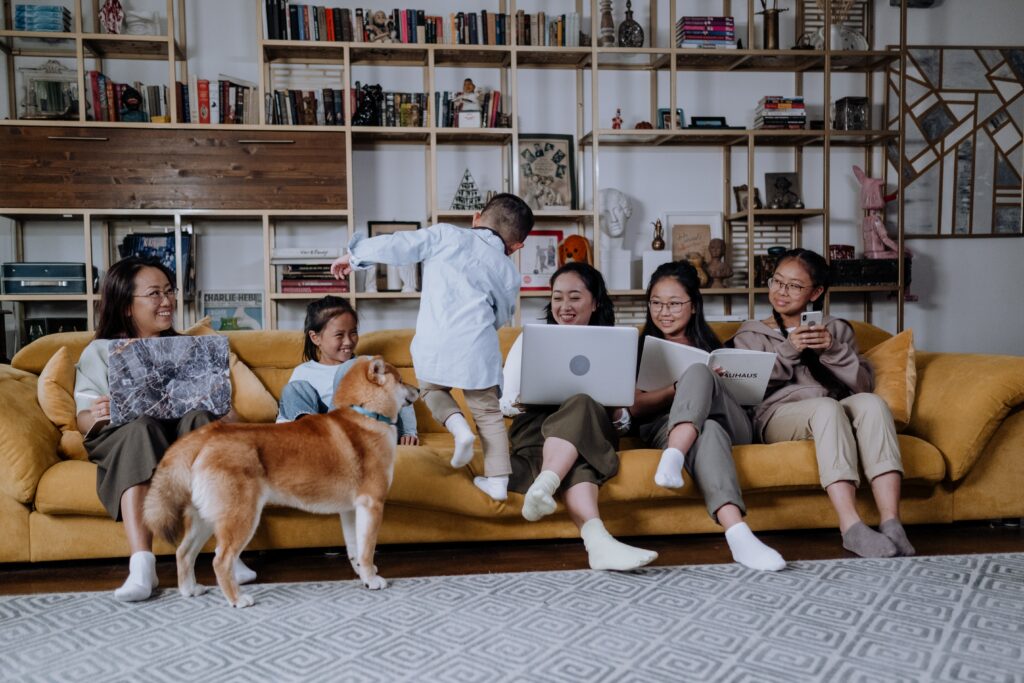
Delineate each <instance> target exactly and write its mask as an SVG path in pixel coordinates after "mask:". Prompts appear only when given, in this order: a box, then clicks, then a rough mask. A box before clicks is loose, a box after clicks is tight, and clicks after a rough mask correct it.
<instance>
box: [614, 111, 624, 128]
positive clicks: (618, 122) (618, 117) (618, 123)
mask: <svg viewBox="0 0 1024 683" xmlns="http://www.w3.org/2000/svg"><path fill="white" fill-rule="evenodd" d="M620 128H622V110H621V109H616V110H615V116H613V117H612V129H613V130H619V129H620Z"/></svg>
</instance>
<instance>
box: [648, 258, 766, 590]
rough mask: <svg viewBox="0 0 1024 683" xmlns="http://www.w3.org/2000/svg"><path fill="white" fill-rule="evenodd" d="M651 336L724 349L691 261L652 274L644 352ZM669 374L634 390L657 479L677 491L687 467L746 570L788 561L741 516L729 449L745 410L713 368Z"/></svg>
mask: <svg viewBox="0 0 1024 683" xmlns="http://www.w3.org/2000/svg"><path fill="white" fill-rule="evenodd" d="M649 337H656V338H658V339H664V340H666V341H670V342H675V343H677V344H685V345H687V346H695V347H697V348H700V349H702V350H704V351H712V350H714V349H717V348H719V347H721V346H722V344H721V342H720V341H719V340H718V337H717V336H715V333H714V331H713V330H712V329H711V327H710V326H709V325H708V323H707V321H706V320H705V319H704V301H703V299H702V297H701V293H700V280H699V279H698V276H697V271H696V270H695V269H694V267H693V266H691V265H690V264H689V263H685V262H682V261H674V262H671V263H665V264H663V265H661V266H659V267H658V269H657V270H655V271H654V274H653V275H652V276H651V281H650V283H649V284H648V285H647V322H646V323H645V324H644V328H643V331H642V332H641V353H642V352H643V342H644V341H645V340H646V339H647V338H649ZM641 362H642V357H641ZM666 379H667V380H669V381H671V384H666V385H665V386H664V387H661V388H659V389H656V390H651V391H640V390H639V389H638V390H637V392H636V400H635V401H634V403H633V407H632V408H631V409H630V412H631V413H632V416H633V419H634V420H635V421H636V422H637V424H638V431H639V434H640V437H641V438H642V439H643V440H644V442H645V443H646V444H647V445H648V446H651V447H653V448H659V449H662V454H661V461H660V462H659V463H658V471H657V474H655V476H654V480H655V482H656V483H657V484H658V485H659V486H664V487H666V488H681V487H682V486H683V470H684V469H685V470H686V471H687V472H688V473H689V474H690V476H691V477H692V478H693V480H694V483H695V484H696V485H697V488H698V489H700V492H701V494H702V495H703V496H704V501H705V503H706V504H707V510H708V514H709V515H711V518H712V519H713V520H715V521H716V522H717V523H718V524H720V525H721V526H722V527H723V528H724V529H725V538H726V541H727V542H728V544H729V550H730V551H732V556H733V559H734V560H736V561H737V562H739V563H740V564H742V565H744V566H746V567H750V568H751V569H759V570H763V571H777V570H779V569H782V568H783V567H785V566H786V561H785V560H783V559H782V556H781V555H779V553H778V552H776V551H775V550H773V549H772V548H769V547H768V546H766V545H765V544H764V543H762V542H761V541H760V540H758V538H757V537H756V536H754V533H753V532H752V531H751V530H750V527H749V526H747V524H746V522H744V521H743V515H744V514H746V507H745V506H744V504H743V495H742V494H741V492H740V486H739V482H738V480H737V477H736V464H735V463H734V462H733V459H732V447H733V444H747V443H750V442H751V438H752V429H751V424H750V417H749V416H748V415H747V412H746V411H745V410H744V408H743V406H741V405H740V404H739V403H738V402H737V401H736V399H735V398H734V397H733V396H732V394H730V393H729V391H728V390H727V389H726V388H725V386H724V383H723V381H722V378H721V377H720V376H719V374H718V372H716V371H715V370H712V369H711V368H709V367H708V366H707V365H703V364H700V363H695V364H693V365H691V366H689V367H688V368H687V369H686V370H685V371H683V373H682V375H681V376H679V377H676V378H672V377H668V378H666Z"/></svg>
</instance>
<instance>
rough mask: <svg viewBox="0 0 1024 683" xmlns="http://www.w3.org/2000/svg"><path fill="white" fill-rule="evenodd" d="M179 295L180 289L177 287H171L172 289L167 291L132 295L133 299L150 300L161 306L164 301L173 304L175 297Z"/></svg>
mask: <svg viewBox="0 0 1024 683" xmlns="http://www.w3.org/2000/svg"><path fill="white" fill-rule="evenodd" d="M177 294H178V289H177V288H176V287H171V288H170V289H165V290H163V291H159V290H155V291H152V292H150V293H149V294H132V297H133V298H135V299H149V300H150V301H152V302H153V303H154V304H159V303H161V302H162V301H163V300H164V299H167V300H168V301H172V302H173V301H174V297H175V296H177Z"/></svg>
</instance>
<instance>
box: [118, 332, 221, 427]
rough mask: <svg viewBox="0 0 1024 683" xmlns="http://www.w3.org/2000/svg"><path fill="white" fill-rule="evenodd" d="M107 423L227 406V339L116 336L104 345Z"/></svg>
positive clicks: (215, 410) (215, 411)
mask: <svg viewBox="0 0 1024 683" xmlns="http://www.w3.org/2000/svg"><path fill="white" fill-rule="evenodd" d="M108 352H109V359H108V364H107V381H108V383H109V385H110V422H111V424H113V425H119V424H124V423H126V422H130V421H132V420H134V419H135V418H137V417H140V416H142V415H148V416H150V417H155V418H158V419H164V420H166V419H176V418H179V417H181V416H183V415H185V414H186V413H188V412H190V411H192V410H197V409H199V410H208V411H210V412H211V413H213V414H214V415H224V414H225V413H227V412H228V411H229V410H231V376H230V374H229V371H228V340H227V337H222V336H220V335H207V336H202V337H192V336H188V335H181V336H177V337H156V338H150V339H116V340H112V341H111V342H110V343H109V345H108Z"/></svg>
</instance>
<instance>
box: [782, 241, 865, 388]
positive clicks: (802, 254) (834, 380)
mask: <svg viewBox="0 0 1024 683" xmlns="http://www.w3.org/2000/svg"><path fill="white" fill-rule="evenodd" d="M786 261H799V262H800V265H801V267H802V268H803V269H804V270H805V271H807V276H808V277H809V278H811V287H815V288H817V287H821V295H820V296H818V298H817V300H816V301H814V302H813V303H812V304H811V307H812V308H813V310H815V311H820V310H821V309H822V306H823V304H824V301H825V292H827V291H828V286H829V284H830V281H831V272H830V270H829V266H828V262H827V261H825V258H824V257H823V256H822V255H821V254H819V253H818V252H816V251H811V250H810V249H800V248H797V249H790V250H789V251H787V252H786V253H784V254H783V255H782V256H780V257H779V260H778V262H777V263H776V265H775V267H776V269H777V268H778V267H779V266H781V265H782V264H783V263H785V262H786ZM772 317H773V318H775V324H776V325H778V326H779V332H781V333H782V336H783V337H784V338H786V337H789V330H787V329H786V323H784V322H783V320H782V316H781V315H780V314H779V312H778V311H776V310H775V309H774V308H772ZM844 322H845V321H844ZM800 362H801V363H803V364H804V365H806V366H807V369H808V370H810V371H811V377H813V378H814V379H815V381H817V382H818V384H820V385H821V386H823V387H825V390H826V391H828V395H829V396H830V397H832V398H834V399H835V400H837V401H841V400H843V399H844V398H846V397H847V396H850V395H851V394H852V393H853V391H852V390H851V389H850V387H848V386H846V384H845V383H844V382H843V381H842V380H841V379H839V378H838V377H836V376H835V374H834V373H833V372H832V371H831V370H829V369H828V368H826V367H825V366H824V365H822V364H821V359H820V358H819V357H818V354H816V353H815V352H814V351H813V350H812V349H804V350H803V351H801V352H800Z"/></svg>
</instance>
